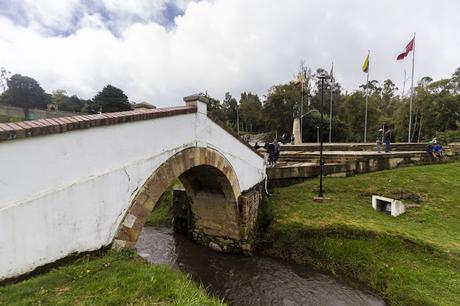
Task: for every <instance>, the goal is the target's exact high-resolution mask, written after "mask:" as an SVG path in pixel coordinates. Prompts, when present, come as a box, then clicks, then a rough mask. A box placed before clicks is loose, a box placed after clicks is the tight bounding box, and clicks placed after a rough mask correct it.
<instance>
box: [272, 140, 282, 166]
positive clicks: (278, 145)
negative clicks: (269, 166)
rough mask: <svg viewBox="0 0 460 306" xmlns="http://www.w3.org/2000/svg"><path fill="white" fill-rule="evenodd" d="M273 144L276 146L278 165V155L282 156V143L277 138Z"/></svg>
mask: <svg viewBox="0 0 460 306" xmlns="http://www.w3.org/2000/svg"><path fill="white" fill-rule="evenodd" d="M273 145H274V146H275V165H276V162H277V160H278V157H279V156H280V152H281V145H280V144H279V142H278V141H277V140H276V139H275V140H274V141H273Z"/></svg>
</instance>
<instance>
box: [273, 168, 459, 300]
mask: <svg viewBox="0 0 460 306" xmlns="http://www.w3.org/2000/svg"><path fill="white" fill-rule="evenodd" d="M324 183H325V193H326V195H327V196H328V197H330V198H331V200H330V201H328V202H325V203H316V202H314V201H313V196H315V195H316V194H317V190H318V189H317V188H318V180H317V179H315V180H309V181H306V182H304V183H302V184H298V185H294V186H290V187H286V188H280V189H276V190H275V193H274V196H273V197H272V198H271V199H269V201H268V207H267V210H266V215H267V216H266V217H268V219H270V220H271V223H270V225H269V227H268V229H267V233H266V235H265V239H266V240H267V245H266V247H267V250H266V253H267V254H268V255H271V256H276V257H280V258H285V259H289V260H291V261H296V262H298V263H308V264H311V265H314V266H316V267H318V268H320V269H324V270H328V271H331V272H332V273H337V274H340V275H344V276H347V277H351V278H353V279H355V280H358V281H360V282H363V283H366V284H367V285H369V286H370V287H371V288H373V289H375V290H376V291H377V292H379V293H380V294H381V295H382V296H383V297H384V298H386V299H387V301H388V302H389V303H390V304H392V305H459V304H460V163H458V162H457V163H449V164H438V165H428V166H419V167H410V168H402V169H396V170H391V171H382V172H376V173H371V174H366V175H360V176H355V177H350V178H326V179H325V181H324ZM372 194H379V195H384V196H389V197H394V198H400V199H401V200H402V201H403V203H405V204H419V205H420V207H417V208H410V209H408V210H407V212H406V213H405V214H403V215H401V216H400V217H397V218H394V217H391V216H389V215H386V214H383V213H377V212H375V211H374V210H373V209H372V207H371V195H372Z"/></svg>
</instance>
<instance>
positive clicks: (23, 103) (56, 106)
mask: <svg viewBox="0 0 460 306" xmlns="http://www.w3.org/2000/svg"><path fill="white" fill-rule="evenodd" d="M0 73H1V74H0V85H1V87H2V89H3V93H2V94H1V95H0V104H5V105H11V106H16V107H20V108H22V109H23V110H24V117H25V118H26V120H28V119H30V118H31V116H30V110H31V109H49V108H51V109H53V110H60V111H67V112H76V113H80V112H82V113H89V114H96V113H100V112H102V113H106V112H119V111H127V110H131V109H133V108H134V107H136V105H135V104H131V103H129V100H128V97H127V96H126V95H125V94H124V92H123V90H121V89H119V88H117V87H115V86H112V85H106V86H105V87H104V88H103V89H102V90H101V91H100V92H98V93H97V94H96V96H94V98H93V99H89V100H86V99H81V98H79V97H78V96H76V95H72V96H68V95H67V92H66V91H65V90H62V89H58V90H54V91H53V92H52V93H51V94H50V93H46V92H45V91H44V90H43V88H42V87H41V86H40V84H39V83H38V82H37V81H36V80H35V79H33V78H31V77H28V76H23V75H20V74H14V75H12V76H10V73H8V72H7V71H6V70H5V69H4V68H1V69H0Z"/></svg>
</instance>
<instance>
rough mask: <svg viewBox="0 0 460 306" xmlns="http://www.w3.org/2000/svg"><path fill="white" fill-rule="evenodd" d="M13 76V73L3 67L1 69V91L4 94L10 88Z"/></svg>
mask: <svg viewBox="0 0 460 306" xmlns="http://www.w3.org/2000/svg"><path fill="white" fill-rule="evenodd" d="M10 75H11V72H9V71H7V70H6V69H5V68H3V67H1V68H0V89H1V90H2V92H5V91H6V89H7V88H8V84H7V82H8V79H9V77H10Z"/></svg>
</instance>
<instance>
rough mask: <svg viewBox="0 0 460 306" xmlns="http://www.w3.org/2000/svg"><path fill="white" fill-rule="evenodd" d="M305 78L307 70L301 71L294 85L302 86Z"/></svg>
mask: <svg viewBox="0 0 460 306" xmlns="http://www.w3.org/2000/svg"><path fill="white" fill-rule="evenodd" d="M305 79H306V73H305V71H303V72H299V73H298V75H297V80H295V81H294V85H295V86H296V87H299V88H300V87H301V86H303V84H304V83H305Z"/></svg>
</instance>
